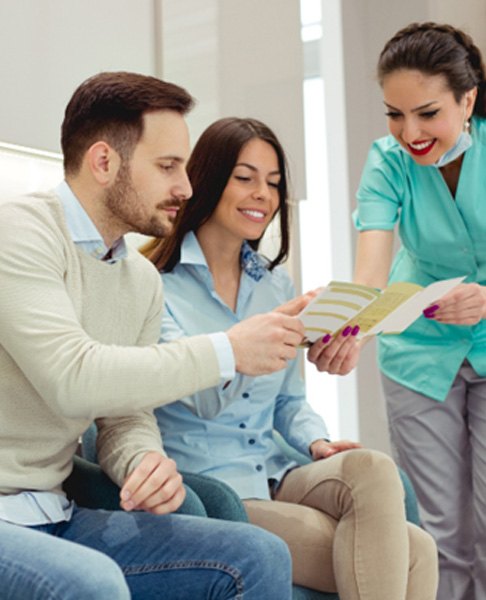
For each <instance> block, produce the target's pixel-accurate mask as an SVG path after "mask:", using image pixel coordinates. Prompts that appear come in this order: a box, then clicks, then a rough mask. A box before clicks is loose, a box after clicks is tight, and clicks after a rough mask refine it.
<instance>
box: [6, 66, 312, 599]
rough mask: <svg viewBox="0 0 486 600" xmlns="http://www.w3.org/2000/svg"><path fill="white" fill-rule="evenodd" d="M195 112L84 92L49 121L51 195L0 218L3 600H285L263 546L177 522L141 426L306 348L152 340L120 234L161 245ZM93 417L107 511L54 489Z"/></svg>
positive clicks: (249, 335) (249, 531)
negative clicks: (56, 136)
mask: <svg viewBox="0 0 486 600" xmlns="http://www.w3.org/2000/svg"><path fill="white" fill-rule="evenodd" d="M191 106H192V98H191V97H190V96H189V95H188V94H187V92H186V91H185V90H183V89H182V88H179V87H178V86H175V85H173V84H169V83H166V82H162V81H160V80H158V79H156V78H153V77H146V76H142V75H138V74H133V73H123V72H120V73H102V74H99V75H97V76H94V77H92V78H90V79H88V80H87V81H86V82H84V83H83V84H82V85H81V86H80V87H79V88H78V89H77V90H76V91H75V93H74V95H73V97H72V99H71V100H70V102H69V104H68V106H67V108H66V113H65V118H64V122H63V125H62V136H61V143H62V149H63V153H64V169H65V181H64V182H62V183H61V184H60V185H59V187H58V188H57V189H56V190H55V191H54V192H52V193H48V194H36V195H31V196H26V197H23V198H18V199H13V200H11V201H5V202H2V204H1V205H0V229H1V231H0V253H1V256H2V260H1V262H0V281H1V285H0V393H1V397H2V402H1V405H0V555H1V557H2V558H1V559H0V574H1V577H2V588H3V590H2V594H1V597H2V598H22V599H23V600H26V599H27V600H28V599H29V598H34V597H35V598H47V597H49V598H63V600H66V599H68V600H69V599H71V598H90V599H98V598H100V599H101V598H103V599H105V598H117V599H124V598H128V597H129V596H130V595H131V597H133V598H144V599H151V598H164V599H171V598H218V599H220V598H243V597H244V598H245V599H246V600H251V599H255V600H258V599H261V598H265V599H270V600H271V599H272V598H274V599H276V600H277V599H278V600H282V599H285V598H290V594H291V583H290V559H289V554H288V550H287V548H286V546H285V545H284V544H283V542H281V541H280V540H279V539H278V538H277V537H275V536H273V535H272V534H269V533H267V532H264V531H263V530H260V529H258V528H255V527H252V526H251V525H247V524H241V523H227V522H223V521H211V520H209V519H196V518H194V517H188V516H184V515H177V514H173V513H174V511H175V510H176V509H177V508H178V507H179V506H180V505H181V503H182V501H183V499H184V488H183V486H182V478H181V476H180V475H179V474H178V473H177V470H176V466H175V463H174V462H173V461H172V460H170V459H168V458H166V457H165V455H164V453H163V450H162V446H161V440H160V436H159V431H158V428H157V425H156V423H155V420H154V417H153V415H152V412H151V409H152V408H153V407H155V406H159V405H161V404H164V403H168V402H172V401H174V400H176V399H178V398H180V397H183V396H187V395H190V394H192V393H194V392H196V391H198V390H201V389H203V388H206V387H210V386H214V385H218V384H221V385H225V384H226V383H227V382H228V381H229V380H231V378H232V376H233V375H234V373H235V370H237V371H240V372H242V373H245V374H249V375H257V374H263V373H270V372H273V371H275V370H278V369H281V368H284V367H285V365H286V362H287V360H289V359H291V358H293V357H294V356H295V354H296V346H297V345H298V344H299V343H300V342H301V340H302V334H303V330H302V325H301V324H300V322H299V321H298V319H296V318H295V317H292V316H289V315H287V314H284V312H274V313H269V314H267V315H257V316H255V317H252V318H251V319H248V320H247V321H245V322H242V323H239V324H238V325H235V326H234V327H232V328H231V329H229V330H228V331H227V332H218V333H214V334H211V335H201V336H197V337H194V338H187V339H185V340H183V341H180V342H176V343H173V344H163V345H159V344H157V340H158V338H159V328H160V321H161V312H162V304H163V303H162V290H161V285H160V277H159V275H158V273H157V271H156V270H155V268H154V267H153V266H152V265H151V264H150V263H149V262H148V261H146V259H145V258H143V257H142V256H141V255H140V254H139V253H138V252H137V251H135V250H133V249H130V248H129V247H128V246H126V244H125V241H124V239H123V236H124V234H126V233H127V232H129V231H136V232H139V233H143V234H148V235H151V236H157V237H163V236H167V235H169V234H170V233H171V231H172V228H173V222H174V220H175V218H176V216H177V212H178V210H179V209H180V208H181V206H183V204H184V202H185V201H186V200H187V199H188V198H189V197H190V195H191V186H190V183H189V181H188V179H187V175H186V171H185V164H186V161H187V158H188V155H189V137H188V131H187V126H186V123H185V121H184V115H185V114H186V113H187V111H188V110H189V109H190V108H191ZM196 308H197V307H196ZM292 308H296V307H295V306H293V307H292ZM297 308H298V307H297ZM93 419H95V420H96V422H97V426H98V429H99V436H98V457H99V461H100V464H101V466H102V467H103V469H104V470H105V471H106V473H107V474H108V475H109V476H110V477H111V478H112V479H113V480H114V481H115V482H116V483H117V484H118V485H119V486H120V487H121V492H120V501H121V508H122V509H123V510H120V511H115V512H108V511H97V510H90V509H85V508H80V507H78V506H76V505H74V504H73V503H72V502H69V501H68V500H67V499H66V497H65V495H64V494H63V492H62V484H63V481H64V480H65V479H66V478H67V476H68V475H69V473H70V472H71V469H72V461H73V455H74V453H75V450H76V446H77V443H78V439H79V436H80V435H81V434H82V433H83V431H85V430H86V428H87V427H88V426H89V424H90V423H91V422H92V420H93Z"/></svg>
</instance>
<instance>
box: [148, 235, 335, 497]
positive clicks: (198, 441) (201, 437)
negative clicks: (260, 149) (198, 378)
mask: <svg viewBox="0 0 486 600" xmlns="http://www.w3.org/2000/svg"><path fill="white" fill-rule="evenodd" d="M241 261H242V267H243V270H242V275H241V280H240V287H239V290H238V298H237V305H236V311H235V312H233V311H232V310H231V309H230V308H229V307H228V306H227V305H226V304H225V303H224V302H223V301H222V300H221V298H220V297H219V296H218V294H217V293H216V291H215V289H214V285H213V279H212V275H211V273H210V271H209V268H208V266H207V263H206V259H205V257H204V254H203V252H202V250H201V247H200V246H199V243H198V241H197V238H196V236H195V235H194V233H192V232H191V233H189V234H187V236H186V237H185V239H184V241H183V244H182V248H181V260H180V263H179V264H178V265H177V266H176V267H175V269H174V270H173V271H172V272H171V273H166V274H164V275H163V276H162V280H163V283H164V297H165V309H166V310H165V313H164V319H163V323H162V338H161V339H162V340H163V341H170V340H174V339H177V338H180V337H182V336H190V335H198V334H202V333H208V332H212V331H217V330H220V329H227V328H229V327H231V326H233V325H235V324H236V323H238V322H240V321H241V320H243V319H245V318H247V317H250V316H252V315H255V314H258V313H264V312H268V311H270V310H272V309H273V308H275V307H276V306H278V305H280V304H282V303H284V302H286V301H287V300H289V299H291V298H293V297H294V295H295V293H294V289H293V286H292V283H291V281H290V278H289V276H288V274H287V272H286V270H285V269H284V268H283V267H277V268H275V269H274V270H273V271H269V270H268V269H267V268H266V267H265V262H264V260H263V258H262V257H261V256H260V255H259V254H257V253H256V252H254V251H253V250H251V248H250V246H249V245H248V244H244V245H243V247H242V253H241ZM155 414H156V417H157V420H158V423H159V427H160V430H161V432H162V438H163V441H164V447H165V450H166V451H167V453H168V455H169V456H171V457H172V458H174V459H175V460H176V462H177V465H178V467H179V468H180V469H181V470H186V471H192V472H199V473H204V474H206V475H211V476H213V477H216V478H218V479H221V480H223V481H225V482H226V483H228V484H229V485H231V486H232V487H233V488H234V489H235V490H236V491H237V493H238V494H239V495H240V497H242V498H267V499H268V498H269V497H270V496H269V489H268V480H269V479H275V480H277V481H279V480H280V479H281V478H282V477H283V475H284V474H285V473H286V472H287V471H288V469H290V468H292V467H293V466H295V465H296V463H295V462H289V460H288V458H287V457H286V456H284V455H283V454H282V452H281V451H280V450H279V448H278V446H277V445H276V444H275V442H274V440H273V437H272V430H273V429H274V428H275V429H277V430H278V431H279V432H280V433H281V434H282V435H283V437H284V438H285V439H286V440H287V441H288V442H289V443H290V444H291V445H292V446H293V447H294V448H296V449H297V450H299V451H300V452H303V453H305V454H307V455H308V454H309V444H310V443H311V442H313V441H315V440H317V439H320V438H327V437H328V432H327V429H326V426H325V424H324V421H323V420H322V419H321V417H320V416H319V415H317V414H316V413H315V412H314V411H313V410H312V408H311V407H310V405H309V404H308V403H307V402H306V399H305V392H304V384H303V381H302V379H301V377H300V374H299V364H298V361H296V360H295V361H292V362H291V363H290V364H289V366H288V367H287V369H285V370H283V371H279V372H278V373H273V374H272V375H265V376H261V377H249V376H244V375H240V374H237V375H236V377H235V379H234V380H233V381H232V382H231V383H230V384H229V385H228V386H226V387H225V386H219V387H214V388H210V389H208V390H204V391H202V392H199V393H197V394H194V395H192V396H187V397H185V398H182V399H181V400H180V401H178V402H174V403H173V404H170V405H165V406H162V407H159V408H157V409H156V410H155Z"/></svg>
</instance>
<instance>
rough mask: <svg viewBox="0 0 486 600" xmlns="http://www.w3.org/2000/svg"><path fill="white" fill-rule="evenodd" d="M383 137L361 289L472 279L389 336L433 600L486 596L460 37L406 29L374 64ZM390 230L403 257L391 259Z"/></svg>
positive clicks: (481, 288) (367, 209)
mask: <svg viewBox="0 0 486 600" xmlns="http://www.w3.org/2000/svg"><path fill="white" fill-rule="evenodd" d="M378 78H379V82H380V84H381V87H382V90H383V97H384V105H385V110H386V115H387V121H388V129H389V131H390V134H391V135H389V136H387V137H385V138H382V139H379V140H377V141H376V142H374V144H373V145H372V147H371V150H370V153H369V156H368V160H367V162H366V166H365V168H364V172H363V175H362V179H361V183H360V186H359V190H358V194H357V198H358V208H357V210H356V212H355V214H354V219H355V224H356V227H357V229H358V230H359V232H360V233H359V239H358V253H357V261H356V281H357V282H359V283H363V284H367V285H372V286H376V287H385V286H386V285H387V282H392V281H411V282H415V283H418V284H420V285H424V286H425V285H428V284H429V283H431V282H433V281H437V280H441V279H447V278H451V277H457V276H465V277H466V279H465V280H464V282H463V283H462V284H460V285H459V286H457V287H456V288H455V289H454V290H453V291H452V292H449V293H448V294H447V295H446V296H444V297H442V298H438V299H437V301H436V302H434V303H433V305H431V306H430V307H429V308H427V309H426V310H425V311H424V315H423V317H421V318H420V319H419V320H417V321H416V322H415V324H414V325H412V326H411V327H410V328H409V329H407V330H406V331H405V332H404V333H402V334H401V335H389V336H381V338H380V339H379V365H380V369H381V371H382V375H383V384H384V391H385V396H386V399H387V407H388V416H389V422H390V429H391V437H392V442H393V446H394V448H395V450H396V452H397V458H398V461H399V462H400V464H401V466H402V467H403V468H404V469H405V470H406V471H407V473H408V474H409V475H410V476H411V478H412V481H413V483H414V486H415V488H416V491H417V494H418V497H419V501H420V505H421V517H422V519H423V525H424V527H425V528H426V529H427V530H428V531H429V532H430V533H431V534H432V535H433V536H434V537H435V539H436V541H437V544H438V547H439V554H440V587H439V595H438V599H439V600H472V599H475V600H481V599H484V598H486V287H485V285H486V119H485V99H484V88H485V71H484V66H483V62H482V59H481V55H480V52H479V50H478V48H477V47H476V46H475V45H474V44H473V42H472V40H471V38H470V37H469V36H468V35H466V34H465V33H464V32H462V31H460V30H457V29H455V28H453V27H450V26H446V25H437V24H434V23H422V24H417V23H416V24H412V25H410V26H408V27H406V28H405V29H403V30H401V31H399V32H398V33H397V34H396V35H395V36H394V37H393V38H392V39H391V40H390V41H389V42H388V43H387V44H386V45H385V47H384V49H383V51H382V53H381V55H380V58H379V62H378ZM395 226H397V228H398V235H399V237H400V241H401V248H400V249H399V251H398V253H397V254H396V255H395V257H394V258H393V256H392V254H393V238H394V229H395Z"/></svg>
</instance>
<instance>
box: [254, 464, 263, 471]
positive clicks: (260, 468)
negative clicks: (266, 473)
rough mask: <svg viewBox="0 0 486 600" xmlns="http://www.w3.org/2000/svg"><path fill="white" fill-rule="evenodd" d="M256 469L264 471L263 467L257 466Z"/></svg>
mask: <svg viewBox="0 0 486 600" xmlns="http://www.w3.org/2000/svg"><path fill="white" fill-rule="evenodd" d="M255 469H256V470H257V471H261V470H262V469H263V467H262V465H257V466H256V467H255Z"/></svg>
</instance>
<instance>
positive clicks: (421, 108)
mask: <svg viewBox="0 0 486 600" xmlns="http://www.w3.org/2000/svg"><path fill="white" fill-rule="evenodd" d="M437 103H438V100H432V101H431V102H427V104H422V105H421V106H417V108H412V110H411V112H413V113H414V112H419V111H420V110H424V108H429V107H430V106H432V104H437ZM383 104H384V105H385V106H386V107H387V108H390V109H391V110H396V111H397V112H402V111H401V110H400V109H399V108H395V107H394V106H392V105H391V104H387V103H386V102H383Z"/></svg>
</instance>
